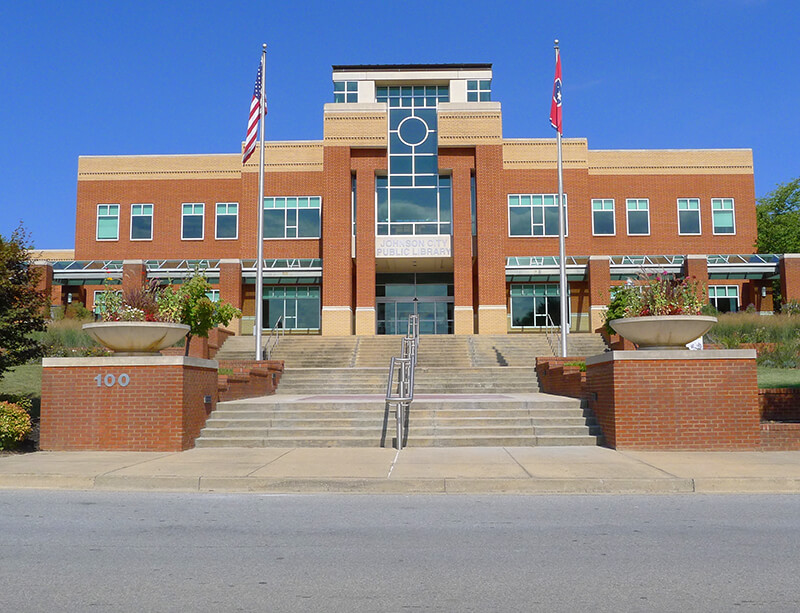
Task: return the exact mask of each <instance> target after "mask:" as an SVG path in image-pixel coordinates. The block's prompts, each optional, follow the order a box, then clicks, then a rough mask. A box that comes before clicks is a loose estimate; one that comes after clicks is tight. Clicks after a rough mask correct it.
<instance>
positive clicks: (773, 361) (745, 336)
mask: <svg viewBox="0 0 800 613" xmlns="http://www.w3.org/2000/svg"><path fill="white" fill-rule="evenodd" d="M707 338H708V340H709V342H711V343H717V344H719V345H722V346H723V347H725V348H726V349H736V348H737V347H740V346H741V345H744V344H752V343H763V344H766V345H768V346H767V347H766V348H764V349H763V350H761V351H759V356H758V364H759V366H769V367H773V368H797V367H798V365H800V357H799V355H800V317H796V316H790V315H786V314H781V315H770V316H763V315H758V314H756V313H746V312H745V313H742V312H740V313H723V314H720V315H719V316H718V321H717V323H715V324H714V326H713V327H712V328H711V330H710V331H709V332H708V334H707Z"/></svg>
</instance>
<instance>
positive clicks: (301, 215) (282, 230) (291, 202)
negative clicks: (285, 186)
mask: <svg viewBox="0 0 800 613" xmlns="http://www.w3.org/2000/svg"><path fill="white" fill-rule="evenodd" d="M321 210H322V198H321V197H320V196H283V197H270V198H264V238H319V237H320V229H321V227H320V219H321V218H320V212H321Z"/></svg>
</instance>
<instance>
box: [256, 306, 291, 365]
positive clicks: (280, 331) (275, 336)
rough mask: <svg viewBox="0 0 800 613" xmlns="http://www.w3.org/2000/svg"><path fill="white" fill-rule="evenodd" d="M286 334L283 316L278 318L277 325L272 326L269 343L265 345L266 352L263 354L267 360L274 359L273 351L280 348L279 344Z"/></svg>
mask: <svg viewBox="0 0 800 613" xmlns="http://www.w3.org/2000/svg"><path fill="white" fill-rule="evenodd" d="M285 334H286V330H285V328H284V327H283V315H281V316H280V317H278V321H276V322H275V325H273V326H272V329H271V330H270V332H269V336H268V337H267V342H266V344H265V345H264V350H263V351H262V352H261V355H262V357H263V358H264V359H265V360H269V359H270V358H271V357H272V351H273V350H274V349H275V347H277V346H278V342H279V341H280V340H281V337H282V336H284V335H285Z"/></svg>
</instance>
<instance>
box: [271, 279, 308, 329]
mask: <svg viewBox="0 0 800 613" xmlns="http://www.w3.org/2000/svg"><path fill="white" fill-rule="evenodd" d="M281 317H283V325H282V327H283V328H286V329H287V330H319V320H320V288H319V286H318V285H285V286H282V285H278V286H274V287H271V286H267V287H265V288H264V328H265V329H272V328H273V327H274V326H275V325H276V324H277V323H278V320H279V319H280V318H281Z"/></svg>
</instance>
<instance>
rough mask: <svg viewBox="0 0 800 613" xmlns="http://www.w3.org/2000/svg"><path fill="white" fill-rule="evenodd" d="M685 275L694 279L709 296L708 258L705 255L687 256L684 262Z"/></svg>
mask: <svg viewBox="0 0 800 613" xmlns="http://www.w3.org/2000/svg"><path fill="white" fill-rule="evenodd" d="M683 275H684V276H685V277H694V278H695V279H697V282H698V283H700V284H701V285H702V286H703V288H704V289H705V291H706V295H708V258H707V257H706V256H704V255H687V256H686V259H685V260H684V262H683Z"/></svg>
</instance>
